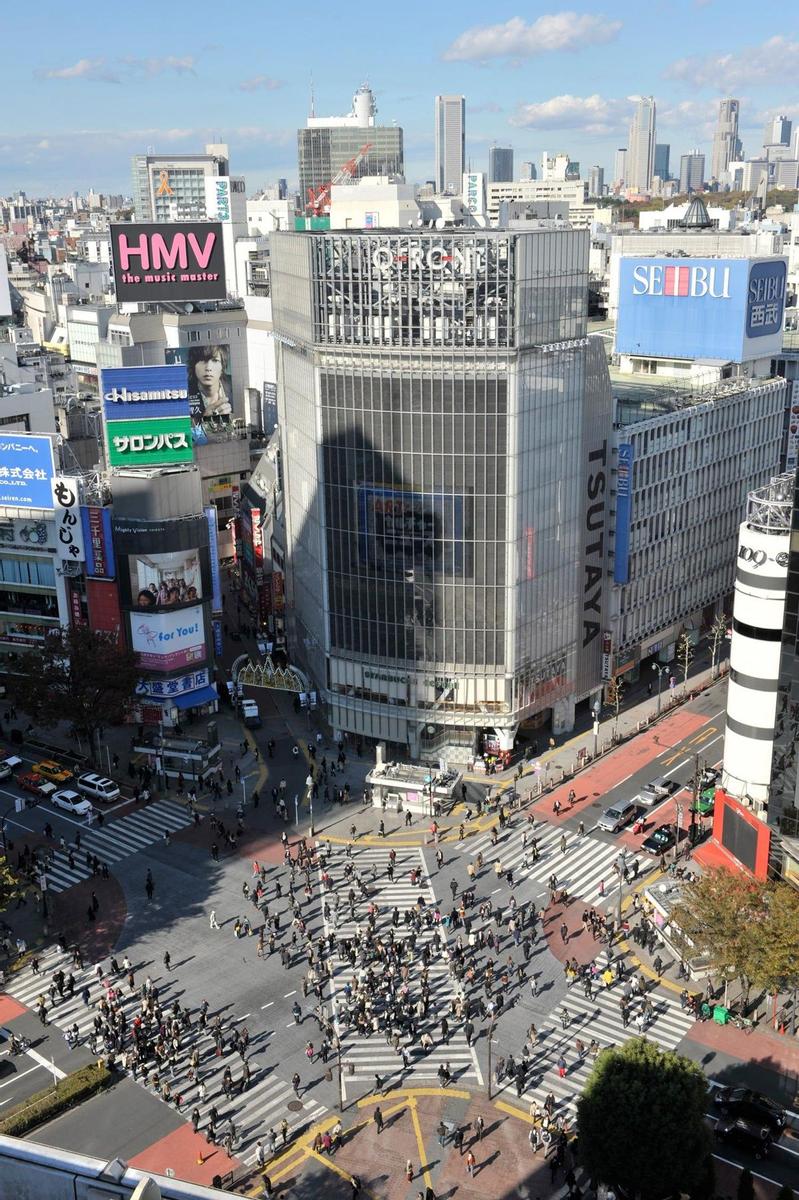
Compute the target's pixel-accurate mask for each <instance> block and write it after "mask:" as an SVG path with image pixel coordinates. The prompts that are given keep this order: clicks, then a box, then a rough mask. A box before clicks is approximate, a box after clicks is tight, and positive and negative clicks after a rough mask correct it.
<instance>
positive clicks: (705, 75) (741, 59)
mask: <svg viewBox="0 0 799 1200" xmlns="http://www.w3.org/2000/svg"><path fill="white" fill-rule="evenodd" d="M663 74H664V78H666V79H677V80H679V81H681V82H682V83H688V84H690V85H691V86H692V87H711V88H713V89H714V90H721V91H724V92H726V93H731V92H735V91H737V90H738V89H740V88H741V87H746V86H756V85H758V84H768V83H773V82H774V81H775V79H776V78H777V77H779V78H780V79H788V78H790V77H791V76H795V75H797V74H799V41H791V40H790V39H789V38H786V37H783V35H782V34H777V35H776V36H775V37H772V38H769V39H768V40H767V41H765V42H762V43H761V45H759V46H745V47H744V48H743V49H742V50H739V51H737V52H736V53H735V54H709V55H706V56H704V57H703V56H701V55H698V54H695V55H691V56H690V57H688V58H678V59H677V61H676V62H673V63H671V64H670V66H668V67H667V68H666V70H665V71H664V72H663Z"/></svg>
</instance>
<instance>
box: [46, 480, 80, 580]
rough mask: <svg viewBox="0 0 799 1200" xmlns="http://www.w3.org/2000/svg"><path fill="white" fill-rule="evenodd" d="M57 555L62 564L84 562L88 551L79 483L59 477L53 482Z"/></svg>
mask: <svg viewBox="0 0 799 1200" xmlns="http://www.w3.org/2000/svg"><path fill="white" fill-rule="evenodd" d="M53 508H54V509H55V528H56V553H57V554H58V558H59V560H60V561H61V562H83V561H84V559H85V558H86V550H85V547H84V541H83V525H82V523H81V516H80V492H79V481H78V480H77V479H72V478H67V477H66V476H64V475H59V476H57V477H56V478H55V479H54V480H53Z"/></svg>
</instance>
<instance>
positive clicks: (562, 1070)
mask: <svg viewBox="0 0 799 1200" xmlns="http://www.w3.org/2000/svg"><path fill="white" fill-rule="evenodd" d="M565 1074H566V1059H565V1058H564V1057H563V1055H562V1054H561V1055H559V1057H558V1075H559V1076H560V1077H561V1079H563V1078H564V1076H565Z"/></svg>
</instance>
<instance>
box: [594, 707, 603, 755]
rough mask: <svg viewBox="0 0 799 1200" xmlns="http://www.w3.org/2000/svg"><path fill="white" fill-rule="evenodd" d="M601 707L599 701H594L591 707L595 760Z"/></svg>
mask: <svg viewBox="0 0 799 1200" xmlns="http://www.w3.org/2000/svg"><path fill="white" fill-rule="evenodd" d="M601 707H602V706H601V704H600V703H599V700H595V701H594V703H593V705H592V711H593V714H594V758H596V756H597V752H598V748H599V713H600V710H601Z"/></svg>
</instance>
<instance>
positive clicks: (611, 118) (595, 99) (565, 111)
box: [510, 94, 632, 134]
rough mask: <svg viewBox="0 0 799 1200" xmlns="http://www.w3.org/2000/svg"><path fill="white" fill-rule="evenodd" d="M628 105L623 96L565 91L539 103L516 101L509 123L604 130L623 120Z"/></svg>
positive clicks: (628, 109)
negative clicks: (615, 96) (516, 106)
mask: <svg viewBox="0 0 799 1200" xmlns="http://www.w3.org/2000/svg"><path fill="white" fill-rule="evenodd" d="M631 109H632V105H631V103H630V101H629V100H628V99H626V98H623V99H612V98H606V97H604V96H600V95H598V94H594V95H593V96H571V95H569V94H566V95H563V96H552V97H551V99H549V100H542V101H540V102H539V103H538V104H521V105H519V107H518V109H517V110H516V112H515V113H514V115H513V116H512V117H511V119H510V124H511V125H518V126H521V127H523V128H526V129H582V130H584V131H585V132H586V133H596V134H607V133H612V132H614V131H615V130H617V129H619V128H621V127H622V126H623V125H624V124H625V122H626V121H627V120H628V119H629V114H630V112H631Z"/></svg>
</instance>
